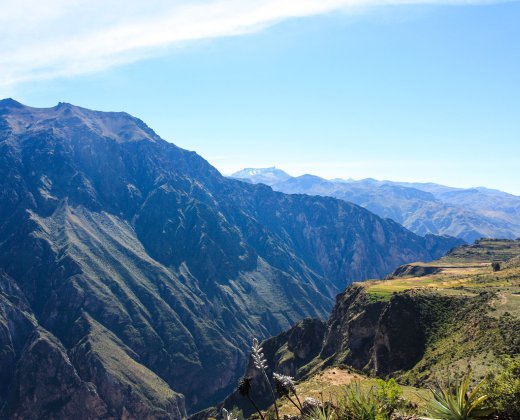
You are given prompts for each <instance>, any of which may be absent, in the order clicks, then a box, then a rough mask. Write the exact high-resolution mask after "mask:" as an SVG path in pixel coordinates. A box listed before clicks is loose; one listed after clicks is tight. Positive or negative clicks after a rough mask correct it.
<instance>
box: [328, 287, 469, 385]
mask: <svg viewBox="0 0 520 420" xmlns="http://www.w3.org/2000/svg"><path fill="white" fill-rule="evenodd" d="M464 302H465V299H464V298H460V297H459V298H457V297H443V296H438V295H435V294H433V293H428V292H426V291H413V290H410V291H407V292H402V293H396V294H395V295H393V296H392V297H391V298H390V299H389V300H388V301H378V300H375V301H374V300H372V298H371V297H370V295H368V294H367V293H366V289H365V288H364V287H363V286H362V285H353V286H350V287H349V288H348V289H347V290H346V291H345V292H344V293H342V294H341V295H339V296H338V298H337V300H336V306H335V307H334V310H333V312H332V314H331V317H330V318H329V323H328V328H327V333H326V336H325V340H324V346H323V349H322V351H321V353H320V357H321V359H323V360H326V362H327V364H331V363H336V364H347V365H349V366H352V367H354V368H356V369H358V370H363V371H367V372H368V371H370V372H373V373H375V374H377V375H381V376H385V375H388V374H394V373H395V372H398V371H404V370H408V369H410V368H412V367H413V366H414V365H415V364H416V363H417V362H418V361H419V360H420V359H421V358H422V357H423V355H424V353H425V350H426V346H427V344H428V343H429V341H430V339H431V336H432V335H433V334H434V333H435V332H436V328H441V327H442V326H443V325H444V324H445V323H447V322H448V319H449V318H450V317H452V316H454V314H455V313H456V311H455V309H456V308H458V307H460V306H461V304H463V303H464Z"/></svg>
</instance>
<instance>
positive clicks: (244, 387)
mask: <svg viewBox="0 0 520 420" xmlns="http://www.w3.org/2000/svg"><path fill="white" fill-rule="evenodd" d="M252 381H253V378H251V376H244V377H243V378H242V379H240V381H239V382H238V393H239V394H240V395H241V396H243V397H247V399H248V400H249V401H250V402H251V404H253V407H254V408H255V410H256V412H257V413H258V414H259V415H260V419H261V420H264V415H263V414H262V412H261V411H260V409H259V408H258V406H257V405H256V404H255V402H254V400H253V398H251V382H252Z"/></svg>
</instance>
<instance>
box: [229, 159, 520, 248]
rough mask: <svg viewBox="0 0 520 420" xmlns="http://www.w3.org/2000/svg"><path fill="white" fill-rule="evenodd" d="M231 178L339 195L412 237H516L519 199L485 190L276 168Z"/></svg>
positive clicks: (246, 171)
mask: <svg viewBox="0 0 520 420" xmlns="http://www.w3.org/2000/svg"><path fill="white" fill-rule="evenodd" d="M231 177H232V178H236V179H241V180H243V181H247V182H251V183H254V184H257V183H262V184H266V185H269V186H271V187H272V188H273V189H274V190H276V191H281V192H284V193H288V194H308V195H320V196H329V197H335V198H339V199H341V200H345V201H350V202H352V203H355V204H358V205H360V206H362V207H365V208H366V209H368V210H370V211H371V212H374V213H375V214H377V215H379V216H381V217H384V218H390V219H392V220H394V221H396V222H397V223H400V224H402V225H403V226H405V227H406V228H408V229H410V230H411V231H412V232H415V233H416V234H418V235H425V234H428V233H431V234H435V235H451V236H456V237H458V238H461V239H463V240H465V241H466V242H469V243H472V242H474V241H475V240H476V239H479V238H483V237H488V238H504V239H514V238H517V237H520V197H518V196H515V195H511V194H508V193H505V192H502V191H498V190H492V189H487V188H482V187H479V188H468V189H461V188H452V187H446V186H444V185H438V184H433V183H406V182H392V181H377V180H375V179H370V178H369V179H363V180H359V181H354V180H351V179H349V180H341V179H333V180H327V179H323V178H320V177H318V176H314V175H302V176H298V177H292V176H290V175H289V174H287V173H286V172H284V171H282V170H280V169H277V168H263V169H255V168H248V169H243V170H241V171H239V172H236V173H234V174H233V175H231Z"/></svg>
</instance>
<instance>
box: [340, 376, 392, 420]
mask: <svg viewBox="0 0 520 420" xmlns="http://www.w3.org/2000/svg"><path fill="white" fill-rule="evenodd" d="M382 409H383V406H382V404H381V401H379V398H378V397H377V393H376V391H375V389H374V388H373V387H372V388H370V389H369V390H367V391H364V390H363V389H362V388H361V385H360V383H359V382H354V383H353V384H351V385H348V386H347V387H345V390H344V393H343V398H342V400H341V401H340V411H341V418H345V419H356V420H376V419H377V420H379V419H385V418H387V417H386V416H384V415H383V413H382Z"/></svg>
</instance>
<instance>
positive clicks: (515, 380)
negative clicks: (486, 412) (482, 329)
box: [484, 355, 520, 420]
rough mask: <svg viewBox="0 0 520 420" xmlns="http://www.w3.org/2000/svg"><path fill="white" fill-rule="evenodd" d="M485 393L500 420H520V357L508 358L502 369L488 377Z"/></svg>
mask: <svg viewBox="0 0 520 420" xmlns="http://www.w3.org/2000/svg"><path fill="white" fill-rule="evenodd" d="M484 392H485V393H486V394H487V395H489V402H491V404H492V405H493V407H495V409H496V411H497V412H496V414H497V415H498V416H499V418H500V419H504V420H518V419H520V355H518V356H515V357H512V358H511V357H508V358H506V359H505V360H504V361H503V367H502V369H500V370H499V371H496V372H492V373H490V374H489V375H488V377H487V380H486V384H485V386H484Z"/></svg>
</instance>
